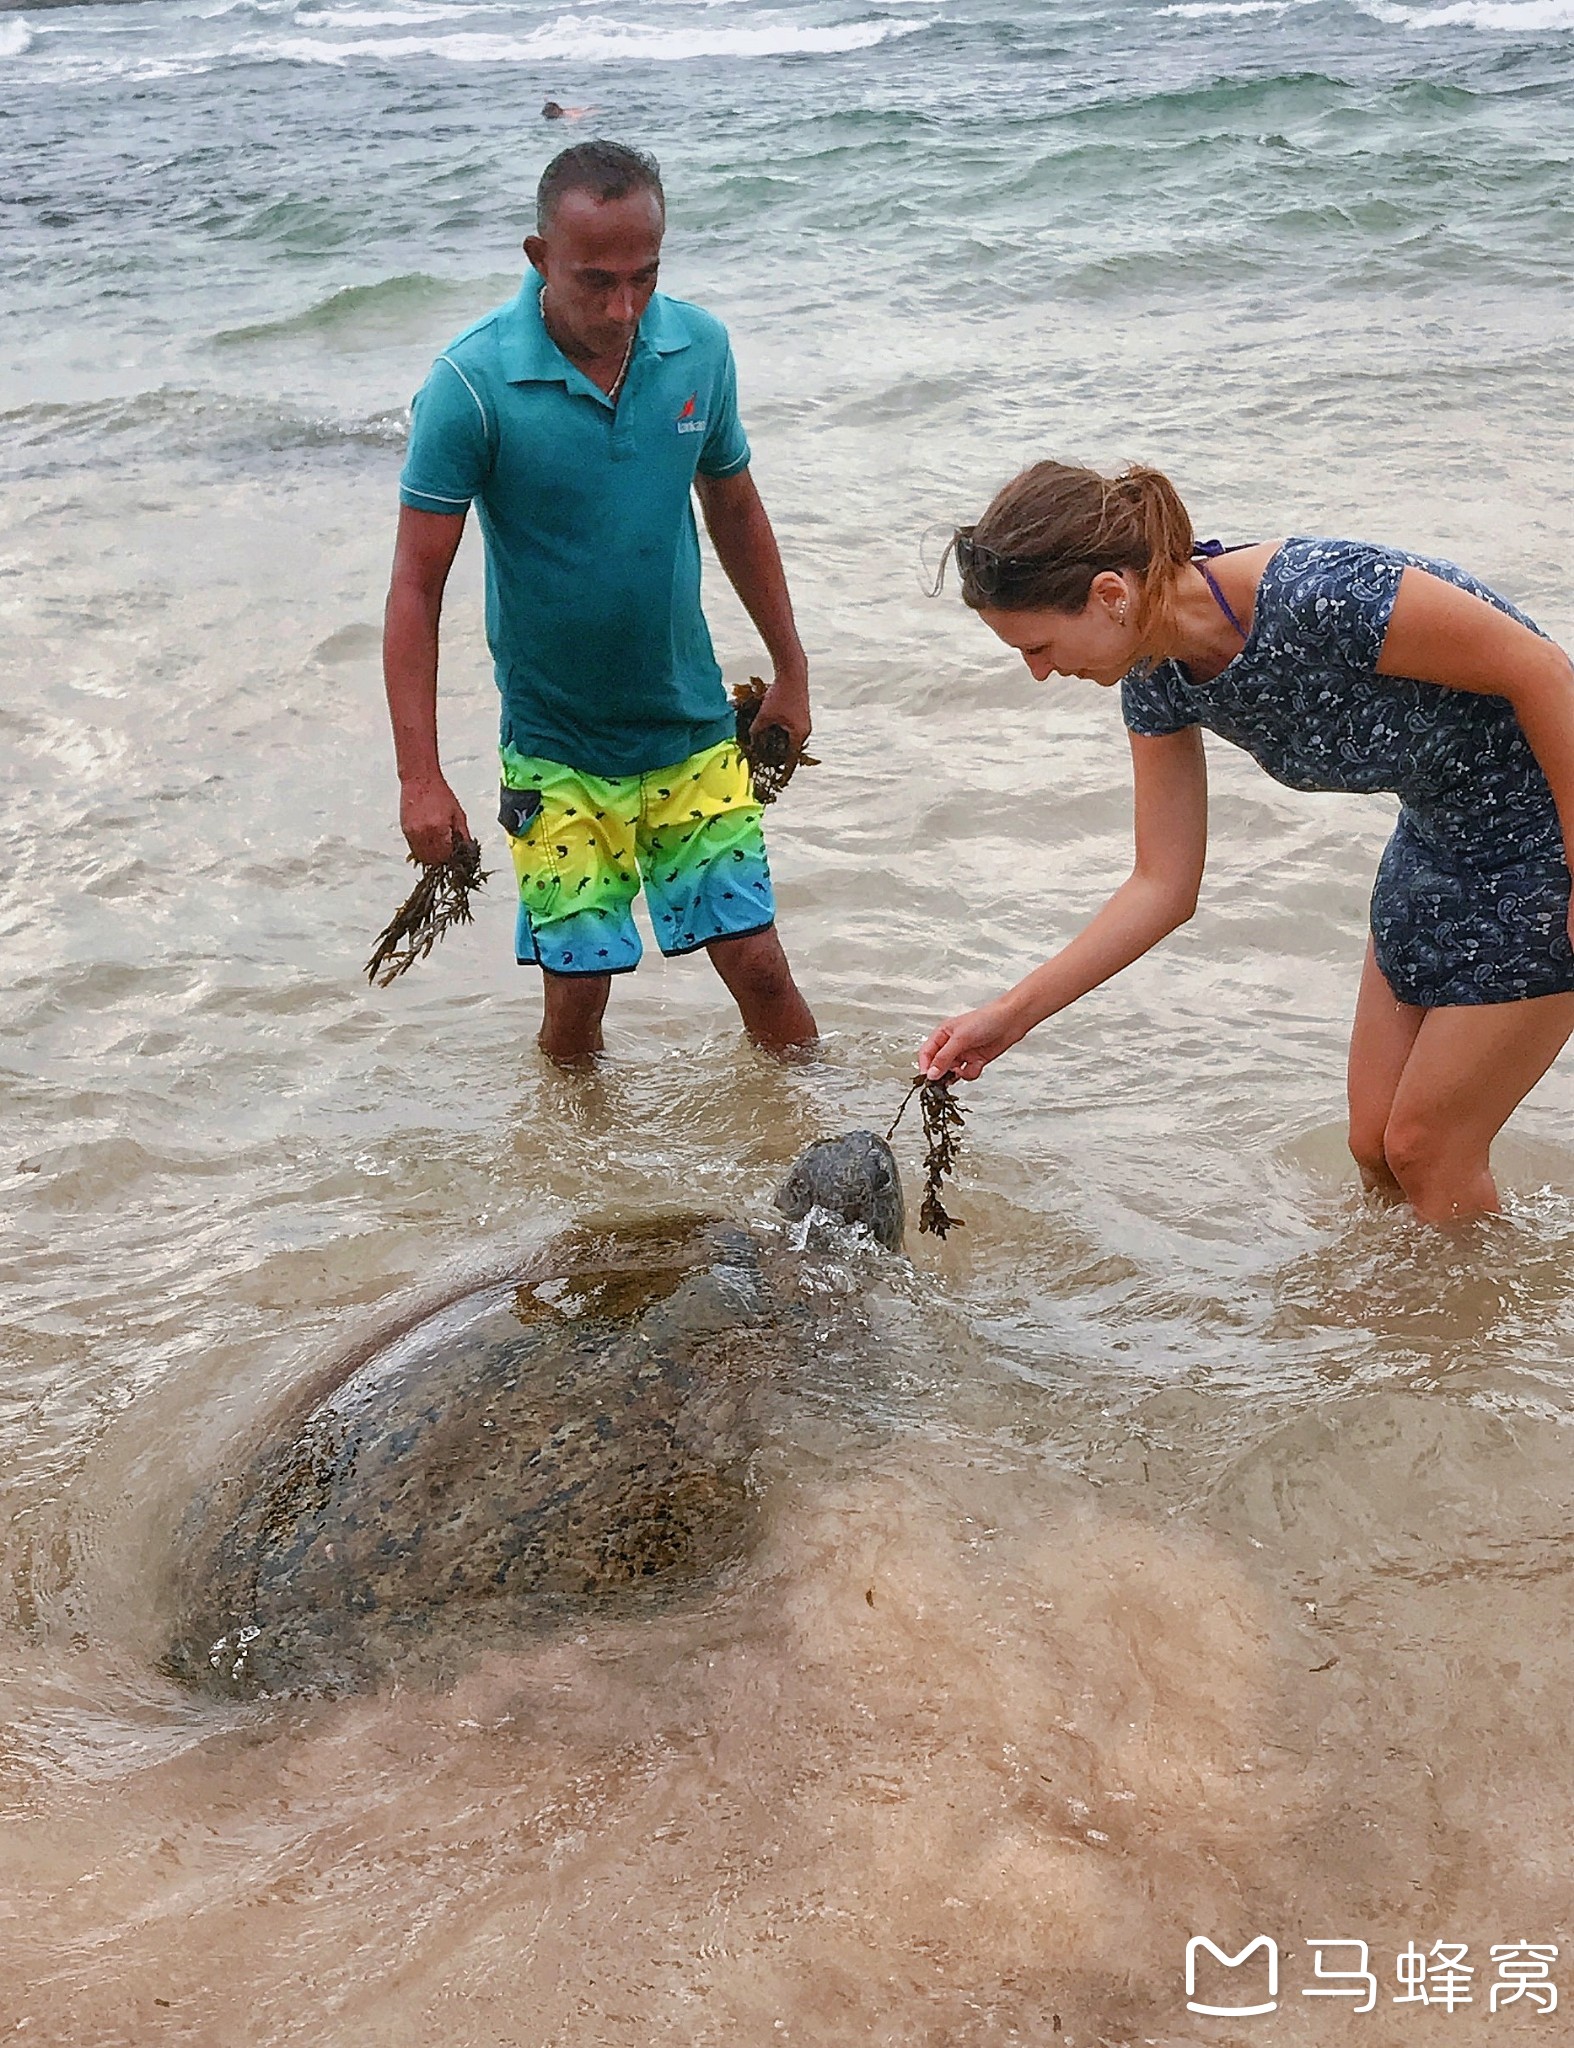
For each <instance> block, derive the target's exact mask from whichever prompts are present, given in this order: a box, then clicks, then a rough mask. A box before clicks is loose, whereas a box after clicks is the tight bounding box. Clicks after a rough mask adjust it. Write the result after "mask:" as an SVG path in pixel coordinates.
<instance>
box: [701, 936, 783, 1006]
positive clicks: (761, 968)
mask: <svg viewBox="0 0 1574 2048" xmlns="http://www.w3.org/2000/svg"><path fill="white" fill-rule="evenodd" d="M706 951H707V952H708V953H709V954H710V958H711V965H712V966H713V967H714V968H715V970H716V972H717V973H718V974H719V975H720V976H721V978H722V980H723V981H724V982H726V984H727V986H728V988H730V989H731V990H732V991H733V992H734V994H740V993H747V994H748V995H751V996H753V997H754V998H756V1000H758V1001H761V1002H768V1001H770V1000H772V999H773V998H775V997H778V996H784V995H786V994H787V993H788V992H789V991H790V990H791V988H792V986H793V978H792V969H791V968H790V967H789V966H788V965H787V955H786V954H785V953H784V952H783V951H782V942H781V940H780V939H779V938H778V937H777V935H776V927H775V926H774V925H769V926H767V928H766V929H765V930H764V931H763V932H748V933H745V935H744V936H743V937H742V938H738V939H715V940H713V941H712V943H711V944H710V945H709V946H708V947H707V948H706Z"/></svg>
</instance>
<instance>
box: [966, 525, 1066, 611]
mask: <svg viewBox="0 0 1574 2048" xmlns="http://www.w3.org/2000/svg"><path fill="white" fill-rule="evenodd" d="M951 548H952V552H953V553H954V554H955V556H956V566H957V567H958V568H959V569H960V570H961V572H962V574H963V575H964V576H966V577H968V578H970V580H971V582H972V585H973V588H974V589H975V590H976V591H977V592H978V594H979V596H980V597H991V596H993V594H994V593H995V592H996V591H997V590H998V589H999V588H1000V585H1001V583H1002V582H1003V581H1004V580H1005V579H1006V578H1007V577H1008V576H1026V575H1029V574H1030V573H1031V572H1032V571H1033V570H1035V569H1042V568H1043V567H1044V563H1043V562H1042V561H1036V560H1034V559H1033V558H1032V557H1031V556H1026V555H1002V554H997V553H996V551H995V550H994V549H993V548H987V547H985V546H984V545H983V543H982V542H980V541H976V540H974V538H973V528H972V527H971V526H959V527H958V528H957V530H956V532H955V533H954V534H953V535H952V536H951Z"/></svg>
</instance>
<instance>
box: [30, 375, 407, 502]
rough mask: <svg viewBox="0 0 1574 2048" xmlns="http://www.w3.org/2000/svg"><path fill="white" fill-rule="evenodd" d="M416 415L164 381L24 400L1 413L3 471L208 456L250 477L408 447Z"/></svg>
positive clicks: (51, 472) (46, 472) (98, 467)
mask: <svg viewBox="0 0 1574 2048" xmlns="http://www.w3.org/2000/svg"><path fill="white" fill-rule="evenodd" d="M408 426H409V422H408V416H407V414H406V413H405V411H404V410H403V408H400V409H399V410H398V411H394V412H378V413H367V414H362V415H359V416H352V417H348V418H346V417H343V416H338V417H335V416H334V415H331V414H323V413H307V412H300V411H297V410H295V409H294V408H293V407H290V406H288V405H283V404H273V403H269V402H268V401H266V400H261V399H248V398H237V397H234V396H232V395H231V394H230V393H228V392H224V391H214V390H202V389H192V388H188V387H183V386H175V385H164V386H162V387H161V388H160V389H158V390H156V391H139V392H135V393H133V394H131V395H130V396H128V397H122V398H101V399H89V400H87V401H85V402H83V403H80V404H74V405H71V404H39V405H24V406H19V407H17V408H15V409H14V410H12V411H10V412H0V475H5V476H7V477H9V478H13V479H15V478H22V477H34V476H55V475H59V474H60V473H61V472H63V471H67V470H71V471H75V470H78V469H83V468H87V469H92V470H95V471H104V470H107V469H111V468H114V467H116V466H117V465H120V464H131V465H135V464H136V463H137V462H138V460H139V458H142V457H145V456H154V457H157V458H159V459H161V460H168V459H170V458H172V457H185V458H188V459H189V458H193V457H195V458H198V459H201V458H203V457H206V458H207V459H208V460H210V461H216V462H218V463H219V464H220V465H221V466H222V467H223V468H224V469H226V470H235V469H240V470H241V471H243V472H245V473H248V474H249V473H252V472H254V471H258V470H260V469H262V468H263V467H264V466H265V465H266V464H267V462H268V461H269V460H270V459H272V460H276V459H277V458H278V457H279V456H281V455H304V456H307V457H310V456H312V455H322V456H330V457H331V456H334V455H340V456H343V455H346V454H352V453H355V452H360V453H362V454H364V453H365V452H367V451H377V452H378V453H379V454H381V453H382V452H383V451H386V450H389V449H396V448H400V447H402V446H403V444H404V439H405V435H406V433H407V431H408Z"/></svg>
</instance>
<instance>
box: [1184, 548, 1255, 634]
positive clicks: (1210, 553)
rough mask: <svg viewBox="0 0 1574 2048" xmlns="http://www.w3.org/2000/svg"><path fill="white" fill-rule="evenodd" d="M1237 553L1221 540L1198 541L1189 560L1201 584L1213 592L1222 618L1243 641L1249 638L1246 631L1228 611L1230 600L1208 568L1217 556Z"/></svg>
mask: <svg viewBox="0 0 1574 2048" xmlns="http://www.w3.org/2000/svg"><path fill="white" fill-rule="evenodd" d="M1237 552H1238V550H1237V549H1235V548H1227V547H1226V546H1225V545H1224V543H1223V541H1222V540H1200V541H1198V543H1197V545H1196V546H1195V547H1194V548H1193V549H1192V551H1191V558H1192V560H1193V561H1194V562H1195V563H1196V564H1197V567H1198V569H1199V570H1200V571H1201V572H1202V580H1203V582H1204V583H1206V584H1207V586H1208V588H1209V589H1210V590H1211V591H1212V592H1213V596H1214V601H1215V603H1216V604H1217V605H1218V607H1219V610H1220V611H1221V612H1223V614H1224V616H1225V617H1226V618H1227V619H1228V620H1229V622H1230V624H1231V625H1232V626H1233V627H1234V628H1235V630H1236V632H1237V633H1239V634H1240V636H1241V638H1242V639H1243V640H1245V639H1247V638H1249V637H1250V636H1249V635H1248V633H1247V631H1246V628H1245V627H1244V626H1243V625H1242V624H1241V622H1240V620H1239V619H1238V618H1237V617H1236V616H1235V614H1234V612H1233V611H1232V610H1231V609H1230V600H1229V599H1228V598H1227V597H1226V596H1225V594H1224V592H1223V591H1222V590H1221V589H1220V588H1219V586H1218V583H1217V581H1216V580H1215V578H1214V574H1213V571H1212V570H1211V569H1210V568H1209V567H1208V564H1209V562H1211V561H1213V560H1215V559H1216V558H1217V557H1218V556H1219V555H1233V554H1235V553H1237Z"/></svg>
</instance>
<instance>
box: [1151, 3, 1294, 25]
mask: <svg viewBox="0 0 1574 2048" xmlns="http://www.w3.org/2000/svg"><path fill="white" fill-rule="evenodd" d="M1294 4H1295V0H1184V4H1182V5H1180V6H1178V7H1161V8H1160V9H1159V12H1160V14H1175V15H1180V16H1181V17H1182V18H1183V19H1185V20H1188V21H1192V20H1199V19H1201V18H1202V17H1203V16H1204V15H1220V14H1283V13H1285V12H1286V11H1287V10H1288V9H1289V8H1290V7H1292V6H1293V5H1294Z"/></svg>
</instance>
